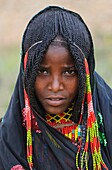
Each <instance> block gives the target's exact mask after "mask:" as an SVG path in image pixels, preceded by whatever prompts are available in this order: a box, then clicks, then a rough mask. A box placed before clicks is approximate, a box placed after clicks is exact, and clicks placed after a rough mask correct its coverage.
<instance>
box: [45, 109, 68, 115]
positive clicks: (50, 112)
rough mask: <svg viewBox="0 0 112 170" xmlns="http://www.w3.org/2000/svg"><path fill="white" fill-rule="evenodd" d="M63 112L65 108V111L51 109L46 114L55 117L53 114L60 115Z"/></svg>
mask: <svg viewBox="0 0 112 170" xmlns="http://www.w3.org/2000/svg"><path fill="white" fill-rule="evenodd" d="M65 111H66V108H65V109H60V108H52V109H49V110H46V112H47V113H49V114H53V115H55V114H61V113H63V112H65Z"/></svg>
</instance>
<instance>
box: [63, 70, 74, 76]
mask: <svg viewBox="0 0 112 170" xmlns="http://www.w3.org/2000/svg"><path fill="white" fill-rule="evenodd" d="M63 74H64V75H67V76H74V75H76V74H77V71H76V70H75V69H72V70H65V71H64V73H63Z"/></svg>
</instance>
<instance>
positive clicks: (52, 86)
mask: <svg viewBox="0 0 112 170" xmlns="http://www.w3.org/2000/svg"><path fill="white" fill-rule="evenodd" d="M48 89H49V90H52V91H53V92H54V93H56V92H58V91H61V90H63V89H64V85H63V81H62V80H61V78H59V77H58V76H56V77H53V78H52V79H51V81H50V82H49V85H48Z"/></svg>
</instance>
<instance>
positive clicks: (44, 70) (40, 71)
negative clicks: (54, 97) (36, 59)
mask: <svg viewBox="0 0 112 170" xmlns="http://www.w3.org/2000/svg"><path fill="white" fill-rule="evenodd" d="M38 74H39V75H48V70H46V69H38Z"/></svg>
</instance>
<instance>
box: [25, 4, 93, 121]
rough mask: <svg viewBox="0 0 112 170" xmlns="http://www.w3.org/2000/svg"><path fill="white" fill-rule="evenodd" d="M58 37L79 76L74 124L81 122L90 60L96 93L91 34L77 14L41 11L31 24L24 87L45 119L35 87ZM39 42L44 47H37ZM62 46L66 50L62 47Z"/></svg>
mask: <svg viewBox="0 0 112 170" xmlns="http://www.w3.org/2000/svg"><path fill="white" fill-rule="evenodd" d="M58 35H59V36H60V37H62V39H63V40H64V41H66V43H67V46H68V48H69V51H70V53H71V55H72V57H73V59H74V63H75V66H76V69H77V72H78V79H79V88H78V96H77V99H76V101H75V105H74V109H73V116H72V119H73V121H74V122H78V121H79V117H80V112H81V105H82V100H83V98H84V91H85V67H84V58H85V57H86V59H87V61H88V65H89V70H90V78H91V79H90V82H91V88H92V89H93V83H94V82H93V71H94V66H95V63H94V50H93V43H92V38H91V34H90V32H89V30H88V28H87V26H86V24H85V23H84V21H83V20H82V18H81V17H80V16H79V15H78V14H77V13H74V12H72V11H69V10H66V9H63V8H61V7H57V6H50V7H47V8H45V9H44V10H42V11H40V12H39V13H38V14H36V15H35V16H34V17H33V18H32V19H31V20H30V22H29V24H28V26H27V28H26V30H25V33H24V35H23V41H22V60H24V56H25V53H26V52H27V51H28V61H27V65H26V71H25V74H24V85H25V88H26V91H27V93H28V96H29V98H30V104H31V107H32V109H33V108H34V109H35V110H36V111H37V112H38V113H39V114H41V115H42V116H44V115H45V113H44V110H43V109H42V107H41V103H39V101H38V99H37V97H36V95H35V89H34V84H35V80H36V77H37V76H38V75H37V73H38V72H37V70H38V68H39V65H40V63H41V61H42V58H43V56H44V54H45V53H46V51H47V49H48V47H49V45H50V44H51V43H52V42H53V40H54V39H55V38H56V37H57V36H58ZM36 42H41V43H37V44H36V45H33V44H35V43H36ZM61 45H62V46H63V44H62V43H61ZM31 47H32V48H31ZM29 49H30V50H29ZM22 63H23V62H22Z"/></svg>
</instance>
